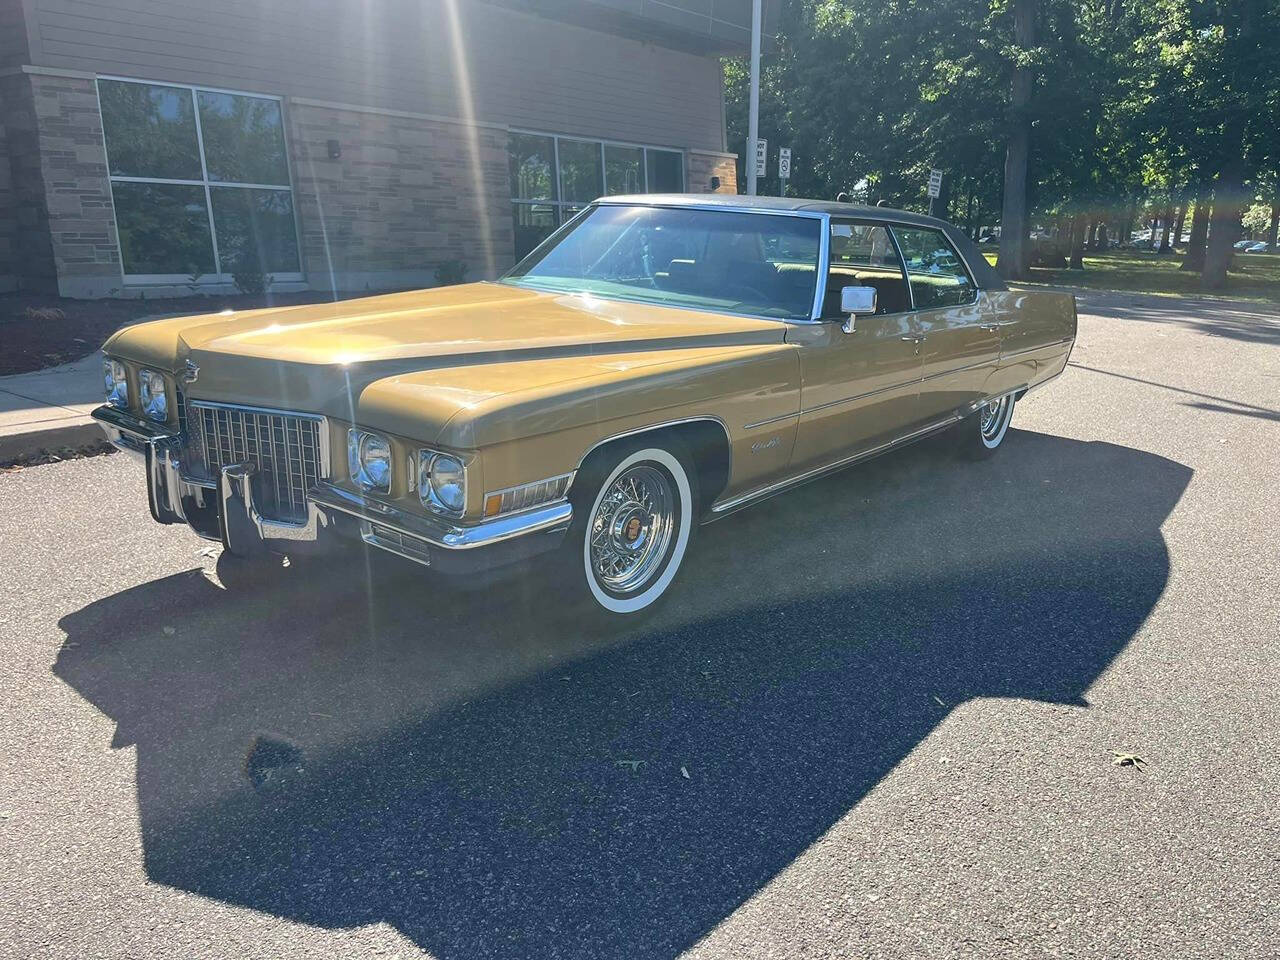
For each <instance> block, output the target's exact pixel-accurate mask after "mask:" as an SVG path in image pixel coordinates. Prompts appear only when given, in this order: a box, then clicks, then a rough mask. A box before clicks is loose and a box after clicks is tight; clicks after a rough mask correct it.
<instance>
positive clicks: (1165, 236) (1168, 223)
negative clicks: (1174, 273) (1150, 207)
mask: <svg viewBox="0 0 1280 960" xmlns="http://www.w3.org/2000/svg"><path fill="white" fill-rule="evenodd" d="M1172 229H1173V208H1172V207H1165V208H1164V233H1162V234H1161V235H1160V252H1161V253H1173V247H1171V246H1169V233H1170V231H1171V230H1172Z"/></svg>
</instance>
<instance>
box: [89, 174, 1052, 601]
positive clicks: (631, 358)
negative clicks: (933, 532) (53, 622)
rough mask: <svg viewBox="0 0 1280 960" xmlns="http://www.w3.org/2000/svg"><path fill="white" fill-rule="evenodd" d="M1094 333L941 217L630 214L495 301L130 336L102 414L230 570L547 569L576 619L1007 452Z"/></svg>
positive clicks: (236, 320)
mask: <svg viewBox="0 0 1280 960" xmlns="http://www.w3.org/2000/svg"><path fill="white" fill-rule="evenodd" d="M1075 336H1076V312H1075V301H1074V299H1073V298H1072V297H1071V296H1070V295H1069V294H1064V293H1058V292H1049V291H1027V290H1020V291H1017V292H1012V291H1009V290H1008V289H1007V288H1006V287H1005V285H1004V284H1003V283H1002V282H1001V281H1000V279H999V277H998V276H997V275H996V274H995V272H994V271H993V270H992V269H991V268H990V267H989V266H988V265H987V263H986V261H985V260H984V259H983V257H982V255H981V254H980V253H979V252H978V250H977V249H976V247H975V246H974V245H973V244H972V243H970V242H969V240H968V239H966V237H965V236H964V234H963V232H962V231H960V230H959V229H957V228H955V227H953V226H951V225H950V224H947V223H944V222H942V221H940V220H935V219H932V218H930V217H923V216H919V215H916V214H911V213H906V212H902V211H897V210H889V209H885V208H879V207H856V206H851V205H849V204H846V203H830V202H820V201H810V200H793V199H781V198H765V197H733V196H714V195H712V196H686V195H670V196H662V195H648V196H636V197H610V198H608V199H604V200H599V201H597V202H596V203H594V204H592V205H590V206H589V207H588V208H587V209H585V210H584V211H583V212H582V213H580V214H579V215H578V216H577V217H575V218H574V219H573V220H572V221H571V222H569V223H568V224H566V225H565V226H564V227H562V228H561V229H560V230H559V231H557V232H556V233H555V234H553V235H552V236H551V237H550V238H548V240H546V241H545V242H544V243H543V244H542V245H541V246H539V247H538V248H537V249H536V250H534V251H533V252H532V253H531V254H530V255H529V256H528V257H526V258H525V259H524V260H523V261H522V262H521V263H519V264H517V265H516V266H515V267H514V268H513V269H512V270H510V271H509V272H508V273H507V274H506V275H505V276H503V277H502V278H501V279H499V280H497V281H492V282H482V283H471V284H465V285H459V286H451V287H443V288H439V289H433V290H423V291H416V292H410V293H397V294H389V295H383V296H375V297H369V298H366V299H362V300H352V301H346V302H338V303H326V304H318V305H311V306H300V307H285V308H268V309H264V310H251V311H246V312H241V313H233V312H226V313H223V314H216V315H210V316H202V317H180V318H173V319H167V320H157V321H154V322H151V323H145V324H139V325H136V326H131V327H127V328H125V329H124V330H121V331H120V332H119V333H117V334H116V335H115V336H113V337H112V338H111V339H110V340H109V341H108V342H107V344H106V347H105V349H104V368H103V369H104V378H105V382H104V387H105V389H106V392H107V402H106V403H105V404H104V405H103V406H101V407H99V408H97V410H95V411H94V416H95V417H96V418H97V419H98V420H99V421H100V422H101V423H102V425H103V426H104V427H105V429H106V432H107V434H108V435H109V437H110V438H111V439H112V440H113V441H114V442H115V443H116V444H117V445H118V446H120V447H121V448H123V449H125V450H128V451H132V452H134V453H137V454H139V455H140V456H141V457H142V458H143V460H144V461H145V464H146V482H147V494H148V502H149V505H150V510H151V514H152V516H153V517H154V518H155V519H156V520H157V521H159V522H161V523H185V524H188V525H189V526H190V527H191V528H192V529H193V530H194V531H195V532H196V533H197V534H199V535H200V536H202V537H206V538H208V539H210V540H215V541H218V542H220V543H221V544H222V546H223V548H224V549H225V551H227V552H228V553H230V554H231V555H232V556H233V557H234V556H246V557H252V556H254V555H255V554H260V553H261V552H262V551H267V550H276V551H281V552H286V553H287V552H289V551H290V550H292V549H294V548H296V547H299V546H300V545H301V544H305V543H308V542H313V541H318V540H326V541H327V540H331V539H332V538H334V537H348V538H350V539H353V540H355V541H363V542H364V543H365V544H368V545H370V546H372V547H374V548H379V549H382V550H386V551H389V552H391V553H395V554H398V555H400V556H402V557H404V558H407V559H408V560H412V561H415V562H416V563H418V564H421V565H423V566H424V567H426V568H428V570H429V571H431V572H440V573H454V574H461V575H466V576H474V575H476V574H477V573H479V572H481V571H486V570H488V569H490V568H497V567H506V566H509V565H512V564H515V563H517V562H519V561H523V560H527V559H528V558H530V557H534V556H539V557H540V562H539V564H538V566H539V568H540V575H542V572H543V571H546V570H553V571H558V572H557V574H556V575H557V576H558V577H559V578H560V580H559V585H558V587H557V590H558V591H559V593H558V594H557V600H559V597H560V596H561V595H563V594H565V593H572V594H574V595H577V596H578V597H580V598H582V599H583V600H584V601H585V603H586V605H587V606H588V607H590V606H591V605H594V607H595V608H596V609H597V610H598V611H607V612H608V613H610V614H618V615H628V614H633V613H637V612H639V611H641V610H644V609H646V608H648V607H650V605H651V604H653V602H654V601H656V600H657V599H658V598H659V597H661V596H662V595H663V594H664V593H666V591H667V589H668V587H669V586H670V584H671V582H672V580H673V579H674V578H675V576H676V574H677V572H678V571H679V569H680V566H681V563H682V562H683V560H684V558H685V556H686V554H687V551H688V549H689V545H690V543H691V542H692V538H693V536H694V533H695V531H696V529H697V526H698V525H699V524H700V523H704V522H708V521H711V520H715V519H717V518H720V517H724V516H726V515H728V514H730V513H732V512H733V511H735V510H737V509H739V508H742V507H746V506H748V505H750V504H753V503H756V502H759V501H762V500H764V499H766V498H768V497H771V496H773V495H774V494H777V493H780V492H782V491H784V490H786V489H787V488H790V487H793V486H795V485H796V484H799V483H802V482H804V481H806V480H810V479H813V478H815V477H818V476H821V475H822V474H825V473H827V472H829V471H832V470H835V469H838V468H841V467H845V466H848V465H850V464H853V463H856V462H858V461H860V460H864V459H866V458H868V457H871V456H874V455H877V454H880V453H883V452H885V451H888V450H893V449H897V448H898V447H900V446H902V445H903V444H905V443H908V442H910V441H913V440H916V439H918V438H920V437H923V436H926V435H929V434H932V433H935V432H939V431H949V432H950V436H951V438H952V442H953V443H954V445H955V446H956V448H958V449H959V450H960V451H962V452H963V453H966V454H969V455H972V456H978V457H981V456H990V455H991V454H993V453H995V452H996V451H997V450H998V449H999V448H1000V447H1001V446H1002V445H1003V443H1004V441H1005V439H1006V436H1007V431H1008V429H1009V423H1010V420H1011V419H1012V417H1013V413H1014V407H1015V404H1016V403H1017V402H1019V401H1020V400H1021V399H1022V398H1023V397H1024V396H1025V395H1026V393H1027V391H1029V390H1031V389H1033V388H1035V387H1038V386H1040V385H1041V384H1043V383H1045V382H1046V381H1048V380H1050V379H1052V378H1053V377H1056V376H1057V375H1058V374H1059V373H1061V372H1062V370H1063V368H1064V367H1065V365H1066V362H1067V357H1068V354H1069V353H1070V350H1071V347H1072V344H1073V342H1074V340H1075ZM543 554H549V559H550V560H551V561H552V562H551V563H550V564H548V563H544V562H541V561H542V560H545V559H548V558H547V557H542V555H543ZM229 562H234V561H233V560H229Z"/></svg>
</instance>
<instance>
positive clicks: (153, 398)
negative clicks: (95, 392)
mask: <svg viewBox="0 0 1280 960" xmlns="http://www.w3.org/2000/svg"><path fill="white" fill-rule="evenodd" d="M102 389H103V390H104V391H105V392H106V394H107V403H109V404H110V405H111V406H113V407H120V408H121V409H127V408H128V406H129V372H128V370H126V369H125V365H124V364H123V363H121V362H120V361H119V360H113V359H112V358H111V357H103V358H102ZM138 405H139V406H140V407H141V408H142V413H143V415H144V416H146V417H147V418H148V419H150V420H157V421H159V422H160V423H164V422H165V421H167V420H168V419H169V387H168V384H167V383H166V381H165V378H164V374H163V373H161V372H160V371H159V370H150V369H148V368H146V367H143V368H142V369H141V370H139V371H138Z"/></svg>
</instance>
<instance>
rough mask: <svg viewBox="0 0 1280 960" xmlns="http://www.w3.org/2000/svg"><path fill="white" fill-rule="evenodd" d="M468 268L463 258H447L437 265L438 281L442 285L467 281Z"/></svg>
mask: <svg viewBox="0 0 1280 960" xmlns="http://www.w3.org/2000/svg"><path fill="white" fill-rule="evenodd" d="M467 270H468V267H467V265H466V264H465V263H463V262H462V261H461V260H446V261H445V262H444V263H442V264H440V266H438V267H436V283H437V284H439V285H440V286H442V287H447V286H450V285H452V284H455V283H466V282H467Z"/></svg>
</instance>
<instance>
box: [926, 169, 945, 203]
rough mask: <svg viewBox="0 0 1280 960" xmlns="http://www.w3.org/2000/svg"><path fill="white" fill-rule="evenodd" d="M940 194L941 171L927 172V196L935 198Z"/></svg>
mask: <svg viewBox="0 0 1280 960" xmlns="http://www.w3.org/2000/svg"><path fill="white" fill-rule="evenodd" d="M941 192H942V171H941V170H930V171H929V196H930V198H933V197H936V196H937V195H938V194H940V193H941Z"/></svg>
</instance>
